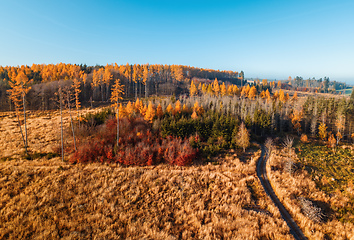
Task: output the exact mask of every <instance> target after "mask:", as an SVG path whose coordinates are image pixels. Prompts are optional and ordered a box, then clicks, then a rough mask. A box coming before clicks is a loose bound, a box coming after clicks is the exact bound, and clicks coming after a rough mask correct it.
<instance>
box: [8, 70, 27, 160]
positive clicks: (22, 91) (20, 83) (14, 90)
mask: <svg viewBox="0 0 354 240" xmlns="http://www.w3.org/2000/svg"><path fill="white" fill-rule="evenodd" d="M11 77H12V79H11V80H9V85H10V87H11V88H10V89H9V90H8V92H9V93H10V99H11V101H12V102H13V103H14V105H15V109H16V115H17V120H18V125H19V128H20V132H21V135H22V140H23V143H24V147H25V151H26V154H27V146H28V145H27V124H26V94H27V93H28V91H29V90H30V89H31V87H29V86H28V85H29V84H30V83H31V82H32V79H31V80H29V79H28V77H27V76H26V74H25V73H24V72H23V71H19V72H18V73H17V76H16V75H15V73H13V74H12V76H11ZM21 102H22V103H21ZM21 104H22V106H21ZM21 107H22V108H23V117H24V125H25V136H24V135H23V132H22V128H21V124H20V115H19V110H20V109H21Z"/></svg>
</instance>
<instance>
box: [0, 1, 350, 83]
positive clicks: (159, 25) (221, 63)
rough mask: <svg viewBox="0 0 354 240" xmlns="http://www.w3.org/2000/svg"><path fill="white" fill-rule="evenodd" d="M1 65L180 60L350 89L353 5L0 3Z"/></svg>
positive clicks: (330, 2) (313, 3)
mask: <svg viewBox="0 0 354 240" xmlns="http://www.w3.org/2000/svg"><path fill="white" fill-rule="evenodd" d="M0 6H1V13H0V20H1V27H0V29H1V35H0V43H1V50H0V65H2V66H6V65H15V66H16V65H22V64H27V65H31V64H32V63H46V64H49V63H59V62H64V63H77V64H81V63H83V64H84V63H86V64H88V65H95V64H102V65H105V64H106V63H114V62H117V63H118V64H125V63H127V62H129V63H140V64H142V63H151V64H155V63H157V64H182V65H190V66H195V67H203V68H213V69H220V70H234V71H241V70H243V71H244V72H245V77H259V78H276V79H283V78H288V77H289V76H292V77H294V76H297V75H298V76H302V77H303V78H308V77H311V78H312V77H316V78H320V77H324V76H328V77H330V79H331V80H338V81H348V82H349V81H350V82H351V83H354V1H353V0H279V1H272V0H270V1H267V0H258V1H256V0H250V1H246V0H245V1H241V0H232V1H222V0H220V1H208V0H198V1H193V0H188V1H187V0H186V1H185V0H183V1H171V0H164V1H162V0H160V1H134V0H129V1H128V0H127V1H118V0H117V1H89V0H85V1H76V0H70V1H66V0H60V1H48V0H46V1H28V0H23V1H18V0H2V1H1V4H0Z"/></svg>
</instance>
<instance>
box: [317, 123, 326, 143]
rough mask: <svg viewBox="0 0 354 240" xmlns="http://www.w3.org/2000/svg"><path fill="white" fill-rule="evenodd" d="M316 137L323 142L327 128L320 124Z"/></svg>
mask: <svg viewBox="0 0 354 240" xmlns="http://www.w3.org/2000/svg"><path fill="white" fill-rule="evenodd" d="M318 135H319V136H320V138H321V139H322V140H323V141H324V140H325V139H326V137H327V126H326V124H325V123H321V124H320V126H318Z"/></svg>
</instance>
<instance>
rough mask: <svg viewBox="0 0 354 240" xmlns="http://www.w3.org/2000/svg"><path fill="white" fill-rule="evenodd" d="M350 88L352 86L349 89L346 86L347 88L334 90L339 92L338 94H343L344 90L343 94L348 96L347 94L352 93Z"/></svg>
mask: <svg viewBox="0 0 354 240" xmlns="http://www.w3.org/2000/svg"><path fill="white" fill-rule="evenodd" d="M352 90H353V89H352V88H350V89H349V88H348V89H345V90H336V92H337V93H340V94H343V91H345V95H346V96H349V95H351V94H352Z"/></svg>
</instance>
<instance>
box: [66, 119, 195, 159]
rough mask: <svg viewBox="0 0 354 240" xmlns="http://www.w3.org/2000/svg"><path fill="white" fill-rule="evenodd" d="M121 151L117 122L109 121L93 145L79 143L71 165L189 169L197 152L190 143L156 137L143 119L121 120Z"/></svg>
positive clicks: (93, 140) (178, 139)
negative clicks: (115, 163)
mask: <svg viewBox="0 0 354 240" xmlns="http://www.w3.org/2000/svg"><path fill="white" fill-rule="evenodd" d="M119 124H120V125H119V126H120V127H119V131H120V139H119V147H118V148H117V147H116V137H117V121H116V120H115V119H110V120H108V121H107V122H106V124H105V125H104V126H103V127H102V128H101V129H100V130H99V131H98V133H97V135H96V137H94V138H93V139H91V140H90V141H86V142H85V141H82V140H81V141H80V145H79V147H78V150H77V151H76V152H75V153H74V154H73V155H72V157H71V158H70V161H71V162H74V163H75V162H80V163H86V162H98V161H100V162H119V163H121V164H124V165H137V166H146V165H149V166H150V165H155V164H159V163H161V162H166V163H169V164H171V165H179V166H186V165H189V164H191V163H192V162H193V159H194V158H195V157H196V154H197V150H196V149H193V148H192V147H191V146H190V144H189V141H184V140H182V139H180V138H173V137H168V138H166V139H162V137H161V136H160V134H159V133H158V132H157V133H155V134H153V133H152V132H151V130H150V125H149V124H148V123H147V122H146V121H145V120H143V119H140V118H135V119H132V118H131V119H127V118H124V119H121V120H120V122H119Z"/></svg>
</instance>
